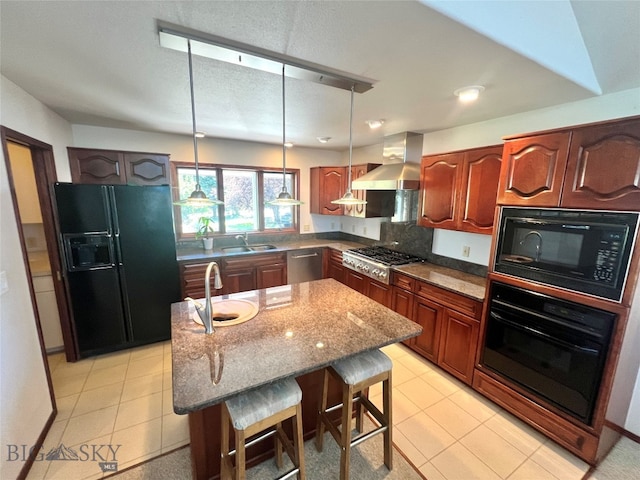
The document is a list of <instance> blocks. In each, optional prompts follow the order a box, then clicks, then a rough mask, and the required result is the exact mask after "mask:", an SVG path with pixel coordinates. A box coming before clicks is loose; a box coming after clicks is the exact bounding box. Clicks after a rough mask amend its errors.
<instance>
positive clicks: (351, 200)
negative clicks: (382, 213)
mask: <svg viewBox="0 0 640 480" xmlns="http://www.w3.org/2000/svg"><path fill="white" fill-rule="evenodd" d="M353 89H354V86H353V85H351V111H350V113H349V170H348V172H349V173H348V176H347V191H346V192H345V193H344V195H343V196H342V197H341V198H339V199H337V200H331V203H335V204H338V205H365V204H366V203H367V202H366V200H361V199H359V198H356V197H354V196H353V193H351V157H352V155H353Z"/></svg>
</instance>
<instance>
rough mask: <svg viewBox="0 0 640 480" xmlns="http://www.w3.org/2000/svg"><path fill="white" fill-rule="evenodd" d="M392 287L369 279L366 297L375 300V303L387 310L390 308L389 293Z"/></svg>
mask: <svg viewBox="0 0 640 480" xmlns="http://www.w3.org/2000/svg"><path fill="white" fill-rule="evenodd" d="M392 289H393V287H392V286H391V285H387V284H385V283H381V282H378V281H376V280H373V279H369V286H368V290H367V296H368V297H369V298H370V299H372V300H375V301H376V302H378V303H380V304H382V305H384V306H385V307H387V308H391V291H392Z"/></svg>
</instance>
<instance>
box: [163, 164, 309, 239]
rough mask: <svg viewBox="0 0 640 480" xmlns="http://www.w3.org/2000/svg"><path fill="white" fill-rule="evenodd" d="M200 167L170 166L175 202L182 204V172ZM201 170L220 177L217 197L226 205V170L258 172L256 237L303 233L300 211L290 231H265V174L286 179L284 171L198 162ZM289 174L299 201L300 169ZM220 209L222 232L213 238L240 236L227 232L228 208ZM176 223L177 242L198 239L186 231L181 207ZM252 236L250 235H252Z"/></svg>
mask: <svg viewBox="0 0 640 480" xmlns="http://www.w3.org/2000/svg"><path fill="white" fill-rule="evenodd" d="M195 167H196V165H195V163H194V162H174V161H171V162H170V170H171V195H172V197H173V201H174V202H177V201H178V200H180V188H179V185H178V168H193V169H195ZM198 170H200V171H202V170H215V171H216V177H217V185H218V192H217V197H218V198H219V199H221V200H223V201H224V179H223V178H224V177H223V175H222V172H223V170H248V171H251V172H256V174H257V177H258V178H257V187H258V205H257V207H258V212H259V214H258V230H252V231H251V232H253V233H259V234H264V235H273V234H282V233H300V208H294V209H293V215H292V217H293V218H292V226H291V227H290V228H270V229H268V230H265V218H264V206H265V199H264V180H263V178H264V177H263V175H264V173H277V174H280V175H282V168H278V167H266V166H249V165H227V164H219V163H205V164H203V163H200V162H198ZM285 173H287V174H291V175H293V181H292V185H293V188H294V190H295V191H293V192H289V193H290V194H291V196H292V197H294V198H299V197H298V195H299V192H300V169H299V168H288V167H287V168H286V170H285ZM214 208H217V209H218V218H219V219H220V230H221V231H220V232H216V233H214V234H213V236H214V237H224V236H228V235H236V234H237V232H233V233H229V232H227V231H226V218H225V216H224V215H225V213H224V204H222V205H218V206H217V207H214ZM173 217H174V219H173V223H174V226H175V234H176V239H177V240H193V239H195V233H184V232H183V231H182V212H181V207H180V206H178V205H174V206H173ZM251 232H250V233H251Z"/></svg>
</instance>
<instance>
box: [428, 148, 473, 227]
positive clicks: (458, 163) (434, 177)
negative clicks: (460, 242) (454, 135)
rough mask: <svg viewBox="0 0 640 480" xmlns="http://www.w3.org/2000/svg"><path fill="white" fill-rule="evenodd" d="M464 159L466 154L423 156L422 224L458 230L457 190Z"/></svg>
mask: <svg viewBox="0 0 640 480" xmlns="http://www.w3.org/2000/svg"><path fill="white" fill-rule="evenodd" d="M463 158H464V156H463V155H462V154H445V155H434V156H429V157H423V158H422V162H421V173H420V193H421V194H420V205H419V207H418V208H419V211H420V215H419V218H418V224H419V225H421V226H423V227H435V228H448V229H455V227H456V220H455V212H456V207H457V200H458V199H457V192H458V189H459V188H460V187H459V183H460V180H461V178H462V169H463Z"/></svg>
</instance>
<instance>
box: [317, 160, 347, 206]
mask: <svg viewBox="0 0 640 480" xmlns="http://www.w3.org/2000/svg"><path fill="white" fill-rule="evenodd" d="M310 176H311V192H310V200H311V201H310V206H309V209H310V212H311V213H319V214H322V215H343V213H344V209H343V208H342V205H336V204H334V203H331V201H332V200H336V199H338V198H340V197H342V195H343V194H344V192H345V185H346V180H345V178H346V168H345V167H313V168H311V169H310Z"/></svg>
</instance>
